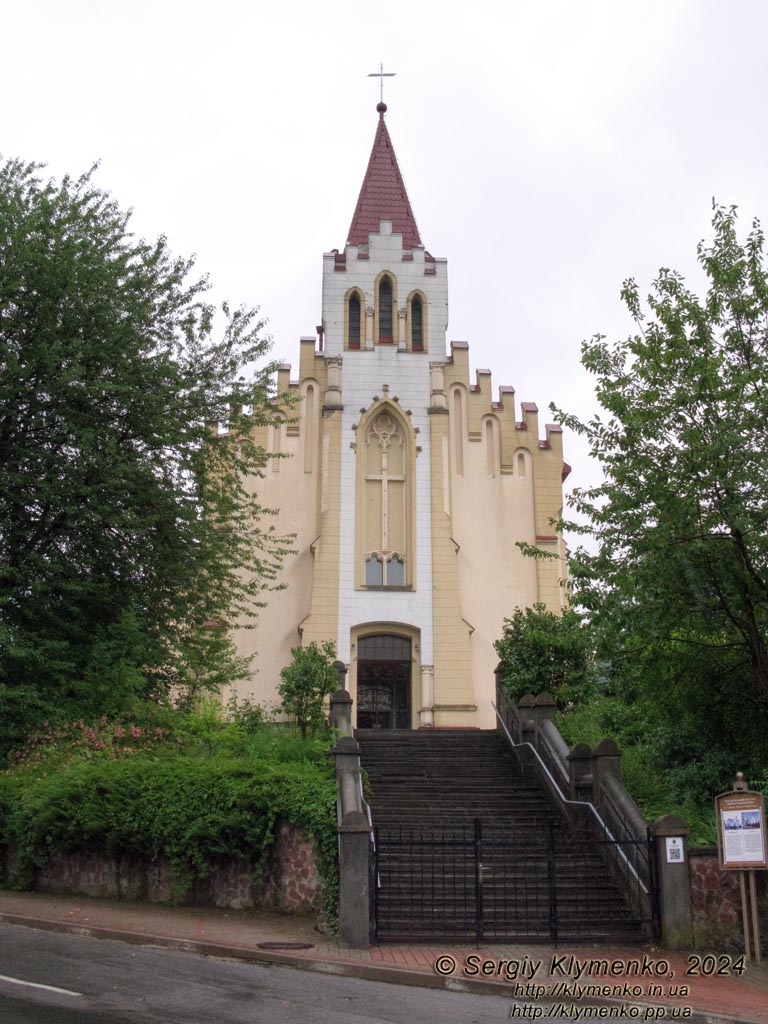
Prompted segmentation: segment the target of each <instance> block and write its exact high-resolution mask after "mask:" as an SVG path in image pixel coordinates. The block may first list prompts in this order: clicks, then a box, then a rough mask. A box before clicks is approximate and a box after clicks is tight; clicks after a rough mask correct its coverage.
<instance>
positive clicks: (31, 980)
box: [0, 924, 512, 1024]
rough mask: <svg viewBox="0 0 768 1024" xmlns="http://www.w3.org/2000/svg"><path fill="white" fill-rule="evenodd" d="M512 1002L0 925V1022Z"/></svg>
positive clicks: (222, 1022) (279, 1014)
mask: <svg viewBox="0 0 768 1024" xmlns="http://www.w3.org/2000/svg"><path fill="white" fill-rule="evenodd" d="M35 986H37V987H35ZM57 989H58V990H64V991H56V990H57ZM511 1006H512V1003H511V1002H510V1000H508V999H503V998H501V997H498V996H474V995H466V994H464V993H453V992H440V991H433V990H429V989H422V988H413V987H410V986H401V985H390V984H383V983H379V982H371V981H361V980H359V979H357V978H342V977H336V976H333V975H324V974H318V973H315V972H307V971H299V970H294V969H291V968H285V967H265V966H262V965H257V964H247V963H240V962H237V961H228V960H218V959H212V958H207V957H201V956H199V955H197V954H193V953H177V952H173V951H171V950H165V949H153V948H146V947H137V946H129V945H123V944H121V943H119V942H110V941H107V940H101V939H92V938H87V937H84V936H79V935H59V934H56V933H54V932H44V931H36V930H34V929H31V928H23V927H19V926H15V925H7V924H0V1022H1V1024H145V1022H146V1024H148V1022H153V1024H154V1022H157V1024H160V1022H162V1024H196V1022H198V1021H199V1022H214V1024H261V1022H265V1024H267V1022H269V1024H274V1022H280V1024H293V1022H296V1024H304V1022H312V1024H314V1022H317V1024H377V1022H386V1024H398V1022H402V1024H422V1022H423V1024H454V1022H455V1024H496V1022H498V1021H507V1020H509V1017H510V1008H511Z"/></svg>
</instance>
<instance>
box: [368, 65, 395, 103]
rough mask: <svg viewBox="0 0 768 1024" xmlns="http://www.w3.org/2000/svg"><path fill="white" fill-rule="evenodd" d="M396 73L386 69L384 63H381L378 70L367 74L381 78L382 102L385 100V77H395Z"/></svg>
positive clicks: (370, 76) (369, 76)
mask: <svg viewBox="0 0 768 1024" xmlns="http://www.w3.org/2000/svg"><path fill="white" fill-rule="evenodd" d="M396 74H397V72H396V71H385V70H384V65H383V64H379V70H378V71H372V72H371V73H370V75H368V76H367V77H368V78H378V79H379V85H380V87H381V102H382V103H383V102H384V79H385V78H394V77H395V75H396Z"/></svg>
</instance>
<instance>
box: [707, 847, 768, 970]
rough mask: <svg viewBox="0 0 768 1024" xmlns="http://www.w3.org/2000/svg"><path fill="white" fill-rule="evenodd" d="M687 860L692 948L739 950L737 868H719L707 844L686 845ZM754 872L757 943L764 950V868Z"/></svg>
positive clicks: (767, 940)
mask: <svg viewBox="0 0 768 1024" xmlns="http://www.w3.org/2000/svg"><path fill="white" fill-rule="evenodd" d="M688 863H689V868H690V875H691V908H692V911H693V934H694V941H695V945H696V948H697V949H711V950H713V951H714V952H721V951H726V952H730V951H734V952H743V951H744V934H743V931H742V921H741V894H740V889H739V872H738V871H723V870H722V869H721V868H720V864H719V862H718V858H717V850H716V849H714V848H710V847H703V848H702V847H699V848H696V847H694V848H691V849H689V850H688ZM756 876H757V897H758V907H759V913H760V934H761V938H762V942H761V946H762V949H763V952H764V953H768V872H765V871H758V872H756Z"/></svg>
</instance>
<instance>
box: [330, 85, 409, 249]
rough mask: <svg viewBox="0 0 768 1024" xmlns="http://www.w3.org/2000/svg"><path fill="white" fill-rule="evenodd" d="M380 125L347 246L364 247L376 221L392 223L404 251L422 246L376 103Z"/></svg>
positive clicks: (381, 106) (375, 229)
mask: <svg viewBox="0 0 768 1024" xmlns="http://www.w3.org/2000/svg"><path fill="white" fill-rule="evenodd" d="M376 109H377V110H378V112H379V124H378V127H377V129H376V138H375V139H374V140H373V149H372V150H371V158H370V160H369V161H368V170H367V171H366V172H365V178H364V179H363V187H362V188H361V189H360V196H359V198H358V200H357V206H356V207H355V214H354V216H353V218H352V224H351V226H350V229H349V235H348V238H347V245H367V244H368V235H369V234H370V233H371V232H372V231H373V232H378V230H379V221H381V220H391V221H392V233H393V234H399V235H402V236H403V248H404V249H412V248H413V247H414V246H415V245H421V238H420V237H419V229H418V228H417V227H416V218H415V217H414V216H413V210H411V204H410V203H409V202H408V193H407V192H406V191H405V183H404V182H403V176H402V174H401V173H400V168H399V167H398V166H397V157H396V156H395V151H394V149H393V148H392V140H391V139H390V137H389V132H388V131H387V126H386V124H385V123H384V114H385V112H386V109H387V105H386V103H379V104H378V106H377V107H376Z"/></svg>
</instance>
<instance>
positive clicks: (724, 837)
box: [715, 791, 768, 871]
mask: <svg viewBox="0 0 768 1024" xmlns="http://www.w3.org/2000/svg"><path fill="white" fill-rule="evenodd" d="M715 810H716V814H717V846H718V853H719V854H720V866H721V867H722V868H725V869H736V870H740V871H745V870H750V869H753V868H765V867H768V860H767V859H766V854H767V853H768V850H767V849H766V836H765V799H764V798H763V795H762V794H761V793H750V792H747V791H744V792H736V793H722V794H721V795H720V796H718V797H715Z"/></svg>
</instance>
